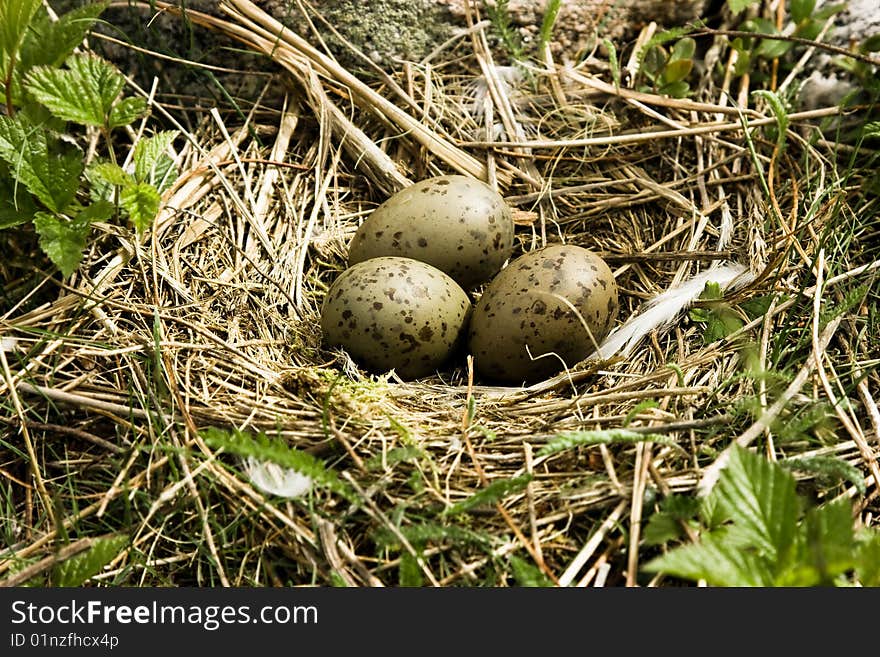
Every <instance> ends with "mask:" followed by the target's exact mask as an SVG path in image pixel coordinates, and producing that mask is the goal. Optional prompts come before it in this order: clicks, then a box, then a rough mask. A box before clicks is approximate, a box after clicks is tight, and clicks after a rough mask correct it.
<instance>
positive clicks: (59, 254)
mask: <svg viewBox="0 0 880 657" xmlns="http://www.w3.org/2000/svg"><path fill="white" fill-rule="evenodd" d="M34 228H36V230H37V234H38V235H39V236H40V248H41V249H43V252H44V253H45V254H46V255H47V256H49V259H50V260H51V261H52V262H53V263H54V264H55V266H56V267H58V269H60V270H61V273H62V274H63V275H64V277H65V278H66V277H68V276H70V275H71V274H72V273H73V272H74V271H75V270H76V268H77V267H78V266H79V263H80V261H81V260H82V256H83V251H84V250H85V248H86V238H87V237H88V234H89V228H90V222H89V221H88V220H74V221H68V220H63V219H59V218H58V217H56V216H55V215H52V214H49V213H48V212H37V213H36V214H35V215H34Z"/></svg>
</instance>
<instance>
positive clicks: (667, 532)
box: [644, 495, 702, 545]
mask: <svg viewBox="0 0 880 657" xmlns="http://www.w3.org/2000/svg"><path fill="white" fill-rule="evenodd" d="M701 506H702V500H701V499H699V498H696V497H691V496H686V495H670V496H669V497H665V498H663V500H662V501H661V502H660V510H659V511H657V512H656V513H654V514H652V515H651V517H650V518H649V519H648V524H647V525H646V527H645V534H644V539H645V543H646V544H647V545H661V544H663V543H666V542H668V541H670V540H672V539H675V538H679V537H680V536H681V535H682V533H683V531H682V526H681V523H680V522H679V521H684V522H689V521H692V520H693V519H694V518H696V517H697V515H699V513H700V509H701Z"/></svg>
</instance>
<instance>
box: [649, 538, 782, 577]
mask: <svg viewBox="0 0 880 657" xmlns="http://www.w3.org/2000/svg"><path fill="white" fill-rule="evenodd" d="M643 569H644V570H645V571H646V572H649V573H661V572H662V573H665V574H667V575H674V576H675V577H681V578H684V579H690V580H694V581H696V580H700V579H703V580H706V582H707V583H709V584H711V585H712V586H770V585H771V584H772V583H773V577H772V575H771V573H770V570H769V568H768V566H767V563H766V561H765V560H763V559H761V558H760V557H758V556H757V555H755V554H754V553H752V552H748V551H746V550H742V549H741V548H740V547H739V546H736V545H732V544H729V543H727V542H725V541H724V540H723V539H721V538H719V537H715V536H712V535H708V536H704V537H703V539H702V540H701V541H700V542H699V543H697V544H695V545H683V546H681V547H677V548H675V549H673V550H670V551H669V552H668V553H666V554H664V555H662V556H660V557H657V558H656V559H653V560H652V561H650V562H648V563H647V564H646V565H645V566H644V568H643Z"/></svg>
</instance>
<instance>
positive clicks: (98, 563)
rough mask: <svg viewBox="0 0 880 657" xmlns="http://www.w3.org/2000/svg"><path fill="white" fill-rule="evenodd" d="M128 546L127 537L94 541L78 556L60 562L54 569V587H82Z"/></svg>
mask: <svg viewBox="0 0 880 657" xmlns="http://www.w3.org/2000/svg"><path fill="white" fill-rule="evenodd" d="M127 545H128V537H127V536H108V537H105V538H98V539H95V541H94V543H92V546H91V547H90V548H89V549H88V550H86V551H85V552H82V553H80V554H76V555H74V556H72V557H71V558H70V559H67V560H66V561H62V562H61V563H59V564H58V566H57V567H56V568H55V576H54V581H53V584H54V585H55V586H82V585H83V584H84V583H85V582H86V581H87V580H88V579H89V578H90V577H92V576H94V575H97V574H98V573H99V572H101V569H102V568H104V566H106V565H107V564H108V563H110V562H111V561H113V559H115V558H116V557H117V556H118V555H119V553H120V552H122V550H124V549H125V547H126V546H127Z"/></svg>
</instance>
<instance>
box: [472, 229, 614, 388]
mask: <svg viewBox="0 0 880 657" xmlns="http://www.w3.org/2000/svg"><path fill="white" fill-rule="evenodd" d="M617 310H618V291H617V284H616V282H615V280H614V275H613V274H612V272H611V270H610V269H609V267H608V265H607V264H606V263H605V261H604V260H602V259H601V258H600V257H599V256H598V255H596V254H595V253H593V252H592V251H589V250H587V249H584V248H581V247H578V246H569V245H554V246H548V247H545V248H544V249H540V250H538V251H533V252H531V253H528V254H526V255H524V256H521V257H519V258H517V259H516V260H514V261H513V262H511V263H510V264H509V265H508V266H507V268H506V269H504V270H502V271H501V273H499V274H498V276H496V277H495V279H494V280H493V281H492V282H491V283H490V284H489V285H488V286H487V287H486V290H485V292H484V293H483V296H482V297H481V298H480V300H479V302H478V303H477V305H476V307H475V308H474V312H473V315H472V318H471V322H470V329H469V336H468V343H469V347H470V351H471V353H472V354H473V357H474V366H475V368H476V370H477V371H478V372H479V373H480V374H481V375H483V376H485V377H488V378H490V379H494V380H497V381H503V382H507V383H511V384H517V385H518V384H520V383H523V382H530V381H535V380H540V379H544V378H546V377H548V376H552V375H554V374H556V373H558V372H560V371H561V370H562V369H563V363H562V361H564V363H565V366H568V367H571V366H573V365H575V364H576V363H577V362H579V361H580V360H583V359H584V358H585V357H587V356H588V355H589V354H590V353H592V352H593V350H594V349H595V347H596V346H597V345H598V343H599V342H601V340H602V339H603V338H604V337H605V336H606V335H607V334H608V332H609V331H610V330H611V328H612V326H613V324H614V320H615V317H616V315H617ZM584 324H586V327H587V328H588V329H589V332H588V331H587V330H586V329H585V327H584ZM527 348H528V349H527ZM529 354H531V357H530V355H529ZM545 354H555V355H545ZM542 355H544V357H543V358H538V357H539V356H542ZM560 358H561V359H562V361H560ZM533 359H535V360H533Z"/></svg>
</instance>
